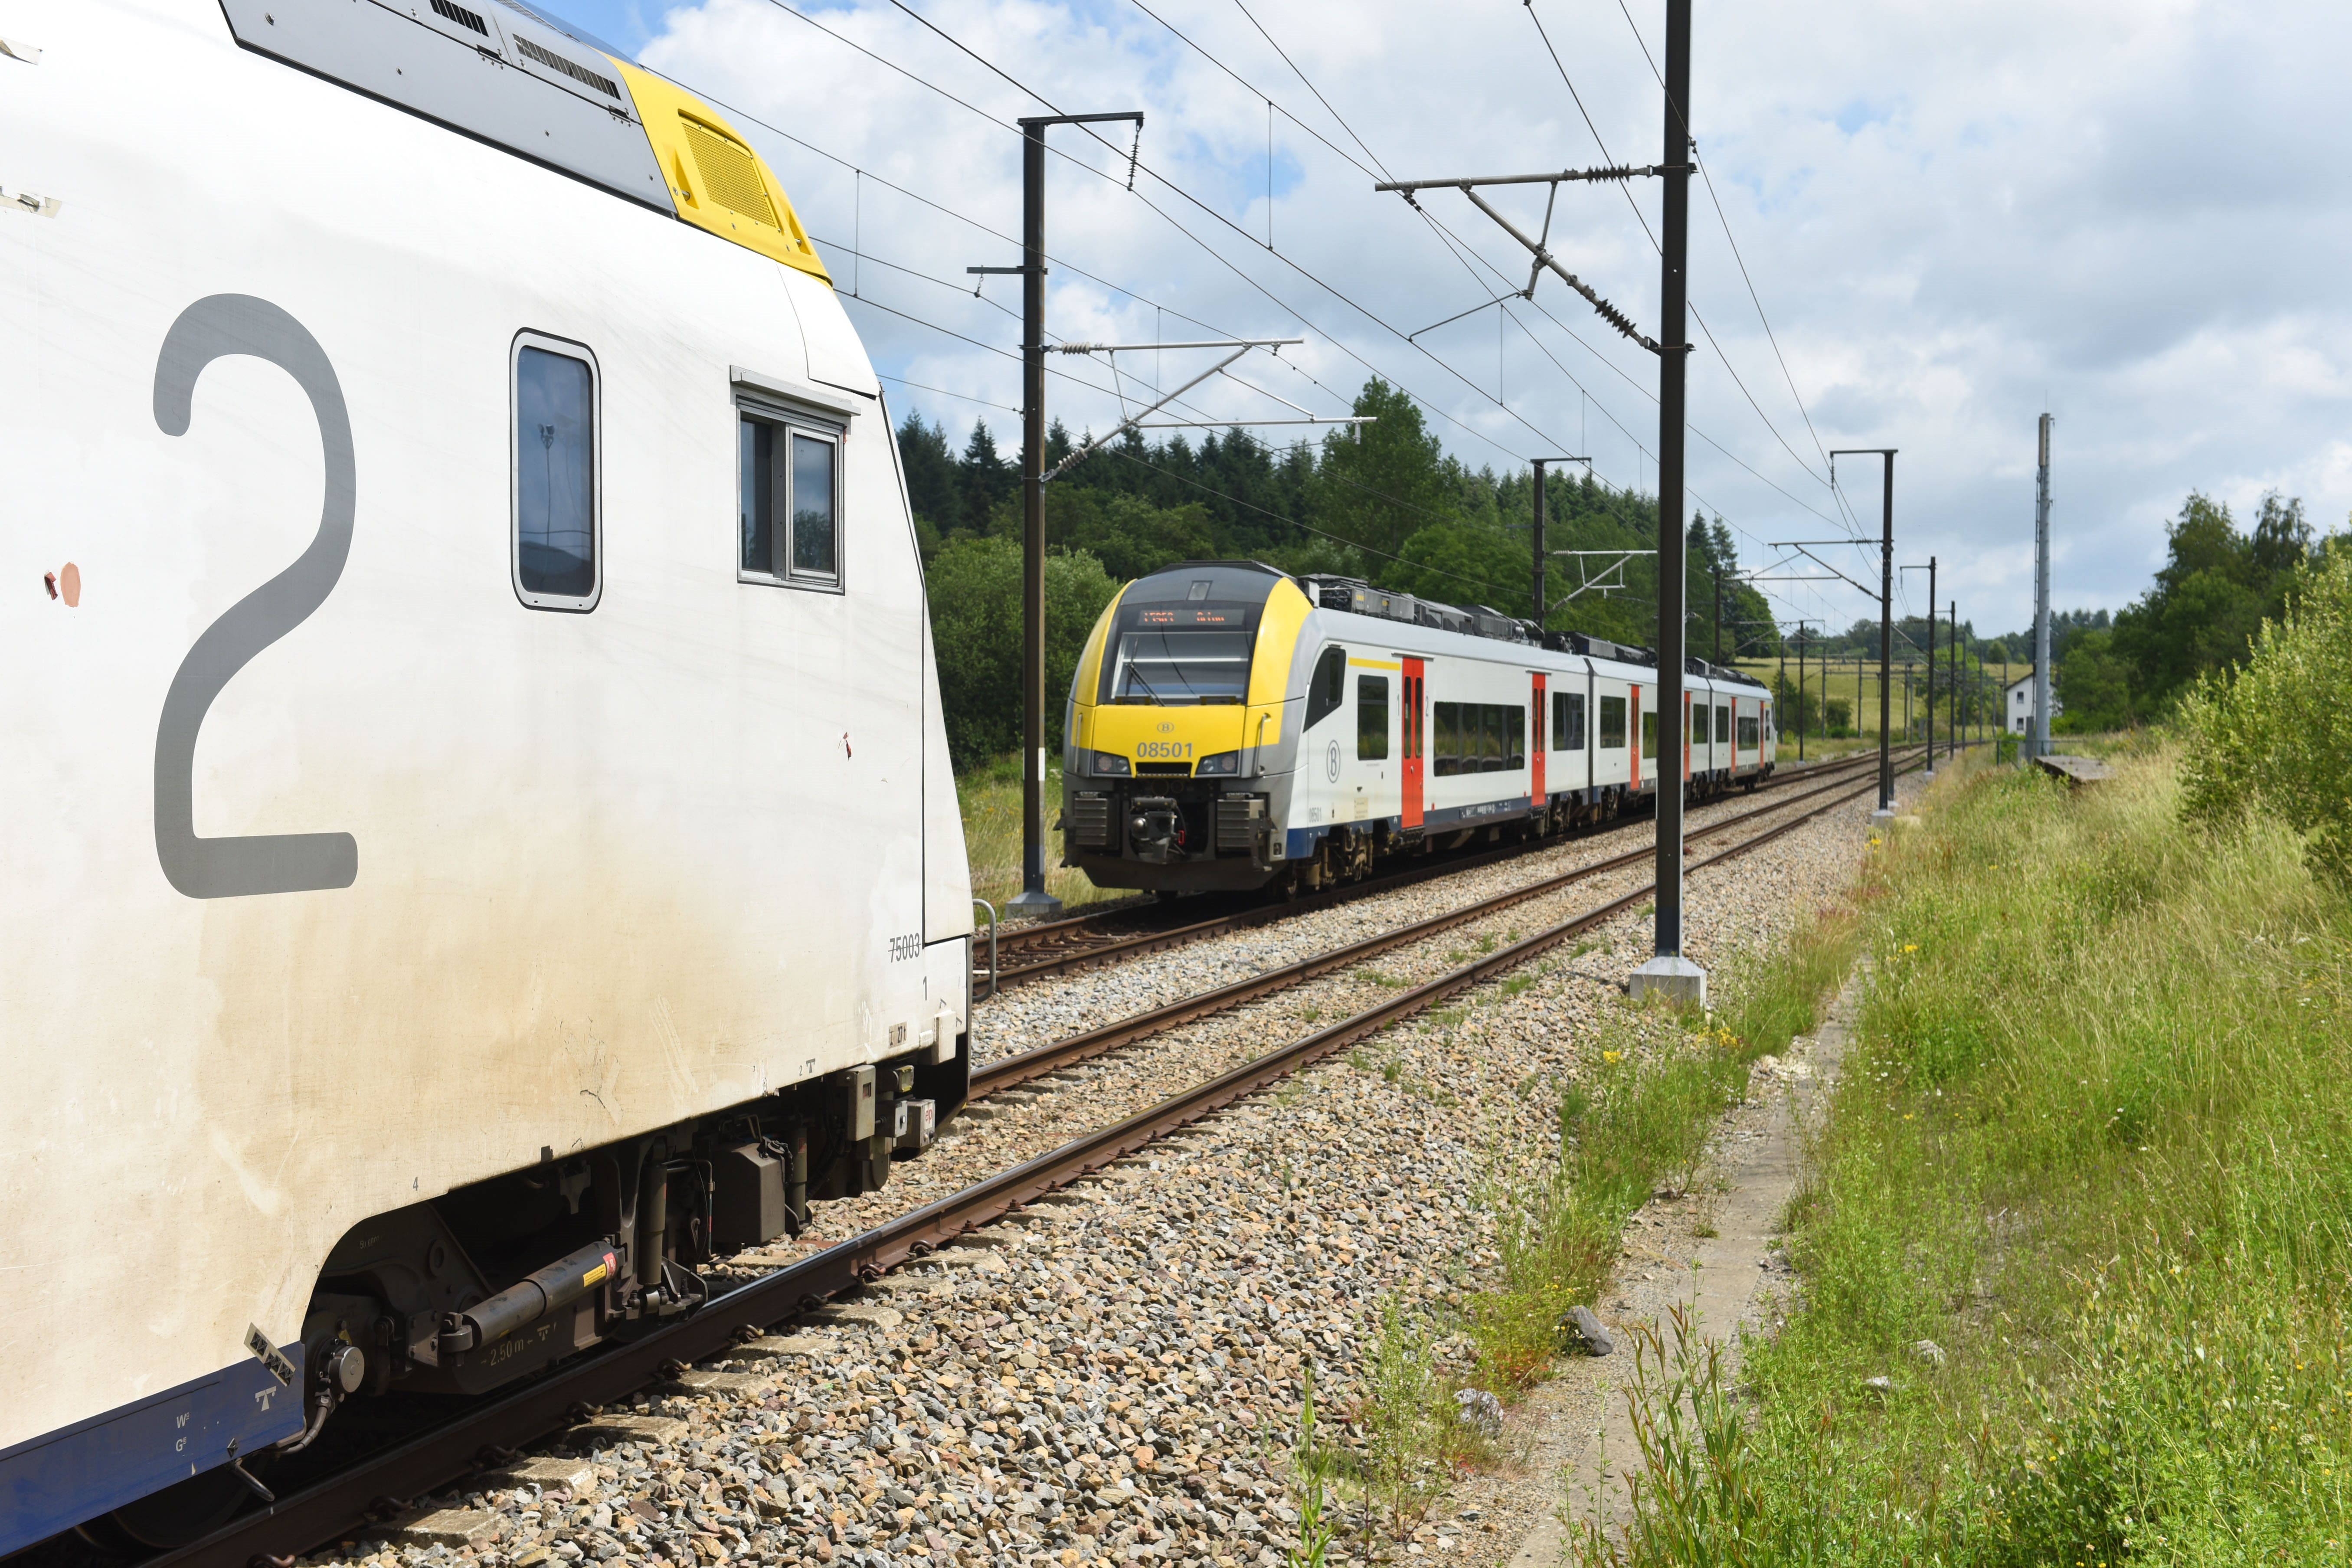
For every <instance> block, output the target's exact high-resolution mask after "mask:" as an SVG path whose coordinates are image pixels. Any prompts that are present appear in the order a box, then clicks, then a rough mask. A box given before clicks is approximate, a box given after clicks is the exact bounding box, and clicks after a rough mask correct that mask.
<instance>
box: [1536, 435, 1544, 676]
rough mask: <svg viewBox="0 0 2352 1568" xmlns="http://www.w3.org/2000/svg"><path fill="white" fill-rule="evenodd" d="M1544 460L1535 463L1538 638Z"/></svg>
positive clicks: (1541, 614)
mask: <svg viewBox="0 0 2352 1568" xmlns="http://www.w3.org/2000/svg"><path fill="white" fill-rule="evenodd" d="M1544 462H1545V459H1543V458H1537V459H1536V460H1535V464H1536V528H1535V533H1536V614H1535V623H1536V630H1537V632H1538V640H1540V634H1541V632H1542V630H1543V624H1544Z"/></svg>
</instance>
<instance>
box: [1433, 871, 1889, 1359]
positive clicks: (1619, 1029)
mask: <svg viewBox="0 0 2352 1568" xmlns="http://www.w3.org/2000/svg"><path fill="white" fill-rule="evenodd" d="M1853 932H1854V926H1853V920H1852V918H1851V917H1850V916H1846V915H1843V914H1835V915H1830V916H1825V917H1822V918H1821V919H1820V920H1818V921H1816V922H1815V923H1814V924H1813V925H1811V927H1808V928H1806V929H1804V930H1802V931H1800V932H1799V933H1798V934H1797V935H1796V936H1795V937H1794V938H1792V939H1791V940H1790V941H1789V942H1786V943H1784V944H1782V945H1781V946H1780V948H1779V949H1778V950H1777V951H1774V952H1769V953H1761V954H1757V955H1752V956H1750V957H1748V958H1747V959H1745V960H1742V961H1739V962H1738V963H1735V964H1734V965H1733V967H1732V968H1731V969H1730V971H1729V972H1728V973H1725V974H1723V975H1721V976H1719V977H1718V979H1719V984H1720V988H1721V990H1722V992H1723V994H1724V995H1725V996H1726V997H1727V999H1728V1000H1727V1005H1726V1007H1725V1009H1724V1010H1723V1011H1722V1012H1720V1013H1717V1014H1710V1015H1706V1016H1698V1015H1689V1014H1685V1015H1675V1014H1673V1013H1669V1012H1667V1011H1665V1010H1664V1009H1663V1008H1639V1007H1634V1006H1632V1005H1626V1006H1625V1007H1624V1008H1623V1009H1622V1011H1621V1012H1620V1013H1618V1014H1617V1015H1616V1016H1614V1017H1612V1018H1611V1019H1609V1020H1607V1021H1605V1022H1604V1025H1603V1026H1602V1030H1601V1039H1600V1043H1599V1045H1598V1047H1596V1049H1595V1050H1594V1052H1593V1054H1592V1057H1591V1060H1590V1061H1589V1062H1588V1064H1587V1070H1586V1072H1585V1074H1584V1076H1583V1077H1582V1078H1581V1079H1580V1080H1579V1081H1577V1082H1575V1083H1572V1084H1570V1086H1569V1087H1568V1088H1567V1089H1565V1090H1564V1091H1562V1094H1561V1097H1560V1101H1559V1133H1560V1142H1559V1155H1558V1157H1557V1158H1556V1159H1554V1160H1550V1161H1547V1162H1543V1163H1538V1165H1537V1166H1536V1167H1535V1168H1533V1169H1531V1170H1530V1169H1527V1168H1519V1169H1516V1170H1513V1171H1510V1172H1507V1173H1504V1174H1503V1175H1501V1176H1499V1177H1498V1178H1497V1179H1496V1182H1495V1183H1494V1184H1492V1186H1493V1190H1492V1191H1490V1193H1489V1194H1487V1201H1488V1202H1489V1203H1490V1204H1492V1205H1494V1206H1495V1208H1496V1211H1497V1215H1498V1224H1497V1235H1496V1247H1497V1251H1498V1253H1499V1255H1500V1258H1501V1262H1500V1265H1499V1267H1498V1268H1496V1270H1495V1274H1494V1277H1493V1279H1491V1280H1490V1281H1489V1282H1488V1283H1487V1285H1486V1288H1485V1289H1480V1290H1477V1291H1475V1292H1474V1293H1472V1294H1471V1295H1470V1296H1469V1298H1468V1299H1467V1300H1465V1303H1464V1309H1463V1316H1464V1322H1465V1331H1466V1332H1467V1334H1468V1336H1469V1339H1470V1341H1471V1342H1472V1344H1473V1345H1474V1346H1475V1350H1476V1352H1477V1357H1478V1366H1479V1375H1480V1380H1481V1381H1482V1382H1483V1383H1484V1384H1486V1386H1487V1387H1488V1388H1490V1389H1493V1390H1494V1391H1495V1392H1496V1393H1498V1394H1505V1395H1507V1396H1509V1395H1514V1394H1518V1393H1520V1392H1523V1391H1524V1390H1526V1389H1527V1388H1528V1387H1529V1386H1531V1385H1532V1384H1535V1383H1536V1382H1538V1381H1539V1380H1540V1379H1541V1378H1542V1377H1543V1376H1544V1375H1545V1374H1546V1373H1549V1370H1550V1368H1551V1364H1552V1362H1553V1360H1554V1358H1555V1357H1556V1356H1557V1354H1558V1353H1559V1321H1560V1318H1561V1317H1562V1316H1563V1315H1564V1314H1565V1313H1566V1312H1567V1310H1569V1308H1570V1307H1572V1306H1580V1305H1591V1302H1592V1301H1593V1300H1594V1299H1595V1298H1596V1296H1597V1295H1598V1293H1599V1291H1600V1289H1601V1286H1602V1285H1603V1284H1604V1283H1606V1281H1607V1280H1608V1279H1609V1276H1610V1273H1611V1271H1612V1268H1614V1266H1615V1262H1616V1258H1617V1252H1618V1247H1619V1245H1620V1238H1621V1236H1622V1232H1623V1229H1624V1226H1625V1221H1626V1220H1627V1218H1628V1217H1629V1216H1630V1215H1632V1214H1633V1211H1634V1210H1635V1209H1638V1208H1640V1207H1641V1206H1642V1205H1643V1203H1645V1202H1647V1201H1648V1199H1649V1197H1650V1194H1651V1193H1652V1192H1653V1191H1654V1189H1655V1188H1656V1186H1657V1184H1658V1183H1659V1182H1660V1180H1661V1179H1671V1180H1672V1181H1673V1182H1674V1184H1675V1185H1676V1186H1680V1187H1688V1186H1689V1185H1690V1184H1691V1182H1692V1178H1693V1177H1694V1176H1695V1174H1696V1170H1697V1166H1698V1164H1699V1162H1700V1157H1701V1153H1702V1152H1703V1150H1704V1149H1705V1147H1706V1140H1707V1136H1708V1134H1709V1132H1710V1131H1711V1130H1712V1129H1713V1126H1714V1123H1715V1119H1716V1117H1717V1115H1719V1114H1720V1113H1721V1112H1722V1111H1723V1110H1725V1108H1726V1107H1727V1106H1729V1105H1731V1104H1733V1103H1735V1102H1737V1101H1738V1100H1739V1099H1741V1098H1742V1097H1743V1096H1744V1095H1745V1094H1746V1092H1747V1087H1748V1064H1749V1063H1750V1062H1752V1061H1754V1060H1755V1059H1756V1058H1758V1057H1759V1056H1763V1055H1766V1054H1768V1053H1777V1052H1780V1051H1783V1050H1786V1049H1787V1048H1788V1045H1789V1041H1790V1037H1792V1036H1794V1035H1797V1034H1801V1033H1804V1032H1806V1031H1808V1030H1810V1029H1811V1028H1812V1027H1813V1026H1814V1023H1815V1020H1816V1015H1817V1010H1818V1008H1819V1007H1820V1005H1822V1001H1823V999H1824V996H1825V994H1827V993H1828V992H1829V991H1830V990H1831V989H1832V986H1833V985H1834V984H1835V983H1836V981H1837V979H1838V977H1839V976H1840V975H1841V974H1842V973H1843V972H1844V970H1845V968H1846V965H1847V963H1848V962H1849V961H1850V957H1851V954H1852V952H1853Z"/></svg>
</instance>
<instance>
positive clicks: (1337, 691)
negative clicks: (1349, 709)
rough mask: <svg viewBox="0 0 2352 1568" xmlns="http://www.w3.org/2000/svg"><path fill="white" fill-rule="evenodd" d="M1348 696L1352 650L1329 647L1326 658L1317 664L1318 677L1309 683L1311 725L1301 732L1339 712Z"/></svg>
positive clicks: (1316, 675)
mask: <svg viewBox="0 0 2352 1568" xmlns="http://www.w3.org/2000/svg"><path fill="white" fill-rule="evenodd" d="M1347 694H1348V650H1347V649H1346V648H1343V647H1327V648H1325V649H1324V650H1323V657H1322V658H1318V659H1317V660H1316V661H1315V676H1314V679H1311V680H1309V681H1308V682H1307V722H1306V723H1305V724H1303V725H1301V726H1299V727H1300V728H1301V729H1305V730H1312V729H1313V728H1315V726H1316V725H1318V724H1320V723H1321V722H1322V721H1324V720H1326V719H1328V718H1329V717H1330V716H1331V715H1332V714H1334V713H1337V712H1338V711H1339V704H1340V702H1341V701H1342V700H1344V699H1345V698H1346V696H1347Z"/></svg>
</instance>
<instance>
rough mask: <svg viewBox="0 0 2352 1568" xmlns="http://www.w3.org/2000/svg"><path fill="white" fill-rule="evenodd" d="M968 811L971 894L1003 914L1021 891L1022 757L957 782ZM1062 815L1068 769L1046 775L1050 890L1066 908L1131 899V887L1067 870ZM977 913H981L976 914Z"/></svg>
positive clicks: (1057, 766)
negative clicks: (1100, 883) (1059, 828)
mask: <svg viewBox="0 0 2352 1568" xmlns="http://www.w3.org/2000/svg"><path fill="white" fill-rule="evenodd" d="M956 799H957V801H958V802H959V803H960V804H961V805H962V807H963V842H964V852H965V853H966V854H967V855H969V856H970V857H971V891H972V896H973V897H975V898H981V899H986V900H988V901H989V902H990V903H992V904H994V905H995V906H996V908H997V910H998V911H999V912H1000V913H1001V912H1003V909H1004V900H1007V899H1009V898H1011V897H1013V894H1015V893H1017V892H1019V891H1020V890H1021V759H1020V758H1018V757H1005V758H1003V759H1001V760H999V761H997V762H995V763H991V764H989V765H988V766H986V767H983V768H975V769H973V770H972V771H971V773H965V774H964V775H962V776H961V778H959V779H957V780H956ZM1061 816H1062V770H1061V766H1060V764H1058V763H1055V765H1053V766H1052V767H1050V768H1049V769H1048V770H1047V771H1046V773H1045V888H1046V890H1047V891H1048V892H1050V893H1052V894H1053V895H1054V896H1055V898H1057V899H1059V900H1062V902H1063V903H1064V904H1065V905H1068V906H1073V907H1075V906H1076V905H1078V904H1088V903H1096V902H1099V901H1100V900H1104V899H1123V898H1129V897H1131V896H1132V894H1131V892H1130V891H1129V889H1118V888H1114V889H1101V888H1097V887H1096V886H1095V885H1094V884H1093V883H1092V882H1090V881H1088V880H1087V878H1086V874H1085V873H1084V872H1082V871H1076V870H1065V869H1064V868H1063V867H1062V864H1061V861H1062V836H1061V834H1060V833H1058V832H1056V831H1055V827H1054V824H1055V822H1057V821H1059V820H1060V818H1061ZM974 912H975V913H977V911H974Z"/></svg>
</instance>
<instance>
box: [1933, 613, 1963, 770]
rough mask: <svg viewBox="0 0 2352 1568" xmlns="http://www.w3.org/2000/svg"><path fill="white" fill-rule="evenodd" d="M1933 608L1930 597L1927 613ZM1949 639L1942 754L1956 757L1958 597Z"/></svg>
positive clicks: (1957, 752) (1958, 719)
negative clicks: (1949, 706) (1948, 698)
mask: <svg viewBox="0 0 2352 1568" xmlns="http://www.w3.org/2000/svg"><path fill="white" fill-rule="evenodd" d="M1935 608H1936V603H1935V601H1934V600H1932V599H1930V600H1929V601H1928V602H1927V609H1928V611H1929V613H1930V614H1932V613H1933V612H1934V610H1935ZM1949 641H1950V645H1951V654H1950V658H1951V660H1952V710H1951V711H1950V712H1949V713H1948V714H1946V715H1945V717H1944V739H1945V741H1946V742H1948V743H1947V744H1946V746H1945V747H1944V755H1946V756H1947V757H1957V756H1958V755H1959V754H1960V602H1959V601H1958V599H1955V600H1953V601H1952V635H1951V637H1950V639H1949Z"/></svg>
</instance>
